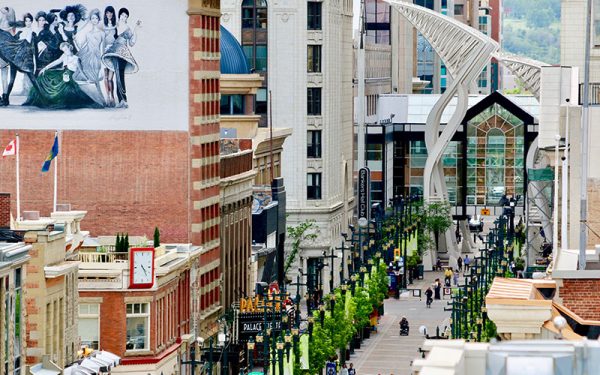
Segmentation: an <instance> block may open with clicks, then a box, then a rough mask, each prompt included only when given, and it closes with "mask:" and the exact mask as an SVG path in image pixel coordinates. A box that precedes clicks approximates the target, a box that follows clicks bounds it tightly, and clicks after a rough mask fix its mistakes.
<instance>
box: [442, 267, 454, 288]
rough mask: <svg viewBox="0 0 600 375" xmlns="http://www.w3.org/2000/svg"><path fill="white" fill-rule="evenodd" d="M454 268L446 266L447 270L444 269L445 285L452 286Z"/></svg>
mask: <svg viewBox="0 0 600 375" xmlns="http://www.w3.org/2000/svg"><path fill="white" fill-rule="evenodd" d="M452 274H453V273H452V268H450V267H448V268H446V271H444V285H445V286H450V280H451V279H452Z"/></svg>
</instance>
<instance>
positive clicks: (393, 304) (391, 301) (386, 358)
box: [349, 272, 462, 375]
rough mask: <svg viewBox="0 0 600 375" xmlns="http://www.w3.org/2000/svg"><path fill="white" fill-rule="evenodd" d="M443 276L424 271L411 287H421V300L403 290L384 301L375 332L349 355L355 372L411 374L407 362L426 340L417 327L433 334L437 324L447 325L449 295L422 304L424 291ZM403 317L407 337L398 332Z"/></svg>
mask: <svg viewBox="0 0 600 375" xmlns="http://www.w3.org/2000/svg"><path fill="white" fill-rule="evenodd" d="M443 277H444V276H443V273H442V272H426V273H425V278H424V280H415V282H414V284H412V285H411V286H410V287H411V288H414V289H421V292H422V298H421V299H419V298H418V297H412V296H409V294H408V293H404V294H403V295H402V296H401V298H400V299H395V298H388V299H386V300H385V314H384V315H383V316H382V317H381V320H380V322H379V325H378V327H377V332H373V333H372V334H371V337H370V338H369V339H367V340H365V341H363V343H362V345H361V348H360V349H356V350H355V352H354V354H353V355H352V357H351V358H350V361H349V362H350V363H353V364H354V368H356V370H357V371H356V373H357V375H378V374H380V375H390V374H393V375H408V374H411V368H410V363H411V361H413V360H414V359H415V358H417V356H419V355H420V353H419V352H418V349H419V348H420V347H421V346H422V345H423V342H424V340H425V337H424V336H423V335H422V334H421V333H420V332H419V327H420V326H426V327H427V331H428V334H429V335H430V336H435V334H436V331H435V328H436V325H439V326H440V333H441V331H442V330H443V329H444V326H446V325H449V317H450V312H449V311H444V307H447V306H446V302H447V301H449V300H450V299H449V297H448V296H446V299H442V300H434V301H433V304H432V306H431V308H427V307H426V304H425V294H424V292H425V290H426V289H427V287H429V286H430V285H431V284H432V283H433V282H434V280H435V279H436V278H440V279H441V281H442V282H443ZM461 280H462V277H461ZM442 297H443V296H442ZM403 316H405V317H406V318H407V319H408V321H409V324H410V332H409V335H408V336H400V335H399V331H400V327H399V322H400V319H401V318H402V317H403Z"/></svg>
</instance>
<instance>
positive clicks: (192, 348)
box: [181, 337, 213, 375]
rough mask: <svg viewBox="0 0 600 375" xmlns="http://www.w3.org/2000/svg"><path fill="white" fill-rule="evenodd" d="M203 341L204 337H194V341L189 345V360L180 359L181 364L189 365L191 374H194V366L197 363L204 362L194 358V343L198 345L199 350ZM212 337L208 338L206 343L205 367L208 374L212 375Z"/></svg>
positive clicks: (201, 363) (203, 363) (202, 363)
mask: <svg viewBox="0 0 600 375" xmlns="http://www.w3.org/2000/svg"><path fill="white" fill-rule="evenodd" d="M203 343H204V339H202V338H201V337H198V338H196V340H195V342H194V343H192V345H191V347H190V360H189V361H181V364H182V365H191V371H190V373H191V375H195V373H196V366H198V365H205V364H206V363H205V362H202V361H201V360H196V344H197V345H198V346H199V351H200V352H201V351H202V344H203ZM212 343H213V341H212V337H211V338H209V339H208V344H209V348H210V349H209V350H210V351H209V359H208V368H207V374H208V375H212V347H213V346H212Z"/></svg>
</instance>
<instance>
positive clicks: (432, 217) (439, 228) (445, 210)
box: [424, 201, 452, 249]
mask: <svg viewBox="0 0 600 375" xmlns="http://www.w3.org/2000/svg"><path fill="white" fill-rule="evenodd" d="M424 208H425V210H424V221H425V228H427V230H428V231H430V232H431V233H432V234H433V238H434V239H435V247H436V249H439V244H440V242H439V237H440V234H442V233H444V232H445V231H446V230H448V228H450V226H451V225H452V216H451V215H450V203H448V202H445V201H444V202H432V203H428V204H426V205H425V207H424Z"/></svg>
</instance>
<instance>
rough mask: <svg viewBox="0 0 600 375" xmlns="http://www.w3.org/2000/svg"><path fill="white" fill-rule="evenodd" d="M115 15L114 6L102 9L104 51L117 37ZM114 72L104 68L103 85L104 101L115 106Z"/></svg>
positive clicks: (110, 105)
mask: <svg viewBox="0 0 600 375" xmlns="http://www.w3.org/2000/svg"><path fill="white" fill-rule="evenodd" d="M116 20H117V15H116V13H115V8H113V7H112V6H110V5H109V6H107V7H106V9H105V10H104V51H103V52H105V51H107V50H108V49H109V48H110V47H111V46H112V45H113V43H114V42H115V40H116V39H117V21H116ZM114 76H115V72H114V71H113V70H110V69H108V68H106V67H105V68H104V87H105V88H106V102H107V105H108V106H109V107H114V106H115V83H114V81H113V79H114Z"/></svg>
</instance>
